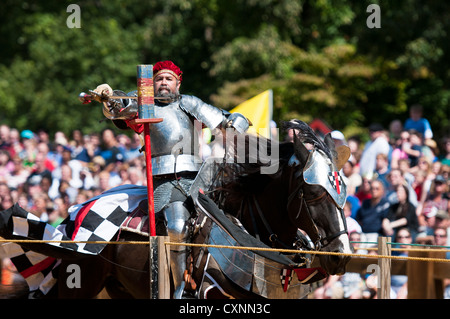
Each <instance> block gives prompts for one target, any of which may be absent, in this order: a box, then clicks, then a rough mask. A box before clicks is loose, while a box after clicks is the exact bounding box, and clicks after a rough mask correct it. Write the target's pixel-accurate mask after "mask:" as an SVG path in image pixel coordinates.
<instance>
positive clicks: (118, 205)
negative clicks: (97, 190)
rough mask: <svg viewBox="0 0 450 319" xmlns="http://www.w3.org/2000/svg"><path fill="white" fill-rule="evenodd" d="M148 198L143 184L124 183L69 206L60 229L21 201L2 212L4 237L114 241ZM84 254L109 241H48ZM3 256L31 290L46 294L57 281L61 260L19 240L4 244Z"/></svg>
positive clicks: (0, 230) (0, 226) (0, 249)
mask: <svg viewBox="0 0 450 319" xmlns="http://www.w3.org/2000/svg"><path fill="white" fill-rule="evenodd" d="M144 199H147V189H146V187H143V186H135V185H122V186H119V187H116V188H113V189H111V190H109V191H106V192H104V193H103V194H101V195H99V196H97V197H94V198H92V199H90V200H89V201H87V202H85V203H83V204H79V205H74V206H72V207H70V208H69V216H68V217H67V218H66V219H65V220H64V221H63V222H62V223H61V224H60V225H59V226H58V227H56V228H54V227H53V226H51V225H49V224H47V223H45V222H42V221H40V220H39V218H38V217H36V216H35V215H33V214H31V213H29V212H27V211H26V210H24V209H23V208H22V207H20V206H19V205H18V204H15V205H14V206H12V207H11V208H9V209H7V210H5V211H3V212H0V236H2V237H4V238H7V239H12V238H24V239H36V240H46V241H110V240H112V239H113V236H114V235H115V234H116V233H117V231H118V230H119V228H120V226H121V225H122V223H123V222H124V221H125V219H126V217H127V215H128V212H132V211H134V210H135V209H136V208H137V207H138V205H139V203H140V202H141V201H142V200H144ZM43 245H52V246H55V247H59V248H64V249H68V250H72V251H75V252H78V253H83V254H91V255H95V254H99V253H100V252H101V251H102V250H103V248H104V247H105V246H106V244H86V243H51V242H49V243H47V244H43ZM0 257H2V258H10V259H11V261H12V262H13V264H14V265H15V266H16V268H17V269H18V271H19V272H20V273H21V275H22V276H23V277H24V278H25V280H26V281H27V283H28V285H29V287H30V291H34V292H35V293H37V294H38V295H39V294H46V293H47V292H48V291H49V290H50V288H51V287H52V286H53V285H54V284H55V283H56V279H55V277H54V276H53V274H54V273H55V271H57V267H58V265H59V264H60V260H57V259H55V258H52V257H48V256H45V255H42V254H39V253H36V252H33V251H30V250H26V249H23V248H22V247H21V246H19V245H18V244H15V243H8V244H3V245H1V246H0Z"/></svg>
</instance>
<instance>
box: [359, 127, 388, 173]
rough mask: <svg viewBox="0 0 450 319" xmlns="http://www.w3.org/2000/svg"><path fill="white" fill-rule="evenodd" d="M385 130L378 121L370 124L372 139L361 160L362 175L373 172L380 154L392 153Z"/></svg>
mask: <svg viewBox="0 0 450 319" xmlns="http://www.w3.org/2000/svg"><path fill="white" fill-rule="evenodd" d="M383 131H384V129H383V126H381V125H380V124H378V123H374V124H371V125H370V126H369V134H370V141H369V142H367V143H366V145H365V147H364V150H363V152H362V155H361V159H360V162H359V163H360V171H359V173H360V174H361V175H362V176H369V175H370V174H373V172H374V171H375V163H376V157H377V155H378V154H385V155H389V153H390V149H391V147H390V145H389V142H388V137H387V136H386V134H384V132H383Z"/></svg>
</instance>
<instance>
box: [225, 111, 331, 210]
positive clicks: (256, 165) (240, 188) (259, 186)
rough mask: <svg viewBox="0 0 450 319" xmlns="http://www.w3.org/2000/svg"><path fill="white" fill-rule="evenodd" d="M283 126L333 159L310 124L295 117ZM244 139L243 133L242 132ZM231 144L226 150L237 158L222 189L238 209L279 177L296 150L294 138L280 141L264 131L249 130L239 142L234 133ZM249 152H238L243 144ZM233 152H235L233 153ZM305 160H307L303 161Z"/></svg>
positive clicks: (227, 202)
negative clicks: (271, 168)
mask: <svg viewBox="0 0 450 319" xmlns="http://www.w3.org/2000/svg"><path fill="white" fill-rule="evenodd" d="M281 128H282V129H284V130H289V129H294V130H295V133H296V136H297V138H299V140H300V141H301V142H303V143H309V144H312V145H313V146H314V148H315V149H319V150H322V151H323V152H324V153H325V154H326V155H327V156H328V157H330V159H332V158H333V157H332V156H333V155H332V152H333V151H332V150H330V148H329V147H328V146H327V145H326V144H325V143H324V142H323V141H322V140H321V139H320V138H318V137H317V135H316V134H315V133H314V131H313V130H312V129H311V128H310V127H309V125H308V124H306V123H304V122H302V121H299V120H291V121H289V122H283V123H282V126H281ZM240 138H241V140H240V141H241V142H242V135H241V136H240ZM231 144H232V145H231V146H230V145H227V148H226V152H227V154H228V156H229V157H232V158H233V161H232V163H229V162H228V163H225V165H224V174H223V176H224V177H223V180H222V187H220V190H219V191H220V193H221V194H222V195H223V196H222V197H224V198H226V201H225V204H226V206H228V205H232V207H234V208H235V209H236V207H239V206H240V204H241V203H242V202H243V201H244V200H245V199H246V198H248V196H251V195H253V194H257V193H260V192H262V191H263V190H264V189H265V187H266V186H267V185H268V184H269V183H270V182H271V181H273V180H274V179H275V178H278V177H279V176H280V174H281V172H282V171H283V169H284V168H285V166H286V165H287V163H288V162H289V160H290V158H291V157H292V155H294V154H295V148H294V143H293V142H278V141H275V140H272V139H267V138H265V137H263V136H261V135H252V134H245V140H244V143H243V144H242V143H239V140H238V138H237V136H234V143H231ZM243 145H245V152H240V153H239V152H237V149H238V148H239V147H240V148H241V150H242V149H243V147H244V146H243ZM274 147H276V148H278V157H277V158H273V156H271V155H273V154H274V150H273V148H274ZM230 154H231V155H230ZM273 164H276V165H278V168H277V171H276V172H274V173H272V174H262V173H261V169H262V168H266V167H268V166H270V165H273ZM302 164H305V163H302Z"/></svg>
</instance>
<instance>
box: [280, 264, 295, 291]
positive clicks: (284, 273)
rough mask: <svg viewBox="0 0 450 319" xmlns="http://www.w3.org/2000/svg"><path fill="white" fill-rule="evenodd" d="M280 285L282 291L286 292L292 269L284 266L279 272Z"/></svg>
mask: <svg viewBox="0 0 450 319" xmlns="http://www.w3.org/2000/svg"><path fill="white" fill-rule="evenodd" d="M280 279H281V286H282V287H283V291H284V292H286V291H287V290H288V289H289V285H290V284H291V280H292V269H287V268H284V269H282V270H281V273H280Z"/></svg>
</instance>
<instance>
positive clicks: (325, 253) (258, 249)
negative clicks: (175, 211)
mask: <svg viewBox="0 0 450 319" xmlns="http://www.w3.org/2000/svg"><path fill="white" fill-rule="evenodd" d="M0 243H31V244H43V243H44V244H52V243H55V244H56V243H72V244H113V245H114V244H116V245H119V244H120V245H145V244H148V241H120V242H119V241H72V240H34V239H15V240H5V239H2V240H0ZM164 244H165V245H171V246H189V247H205V248H224V249H239V250H253V251H269V252H280V253H291V254H298V253H301V254H311V255H331V256H349V257H362V258H369V259H379V258H385V259H398V260H411V261H429V262H443V263H448V262H450V259H445V258H426V257H409V256H389V255H367V254H347V253H338V252H326V251H317V250H309V251H308V250H296V249H278V248H263V247H245V246H238V247H236V246H227V245H207V244H194V243H174V242H165V243H164ZM409 251H419V250H416V249H410V250H409ZM426 251H431V250H429V249H428V250H426ZM439 251H444V250H439Z"/></svg>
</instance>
